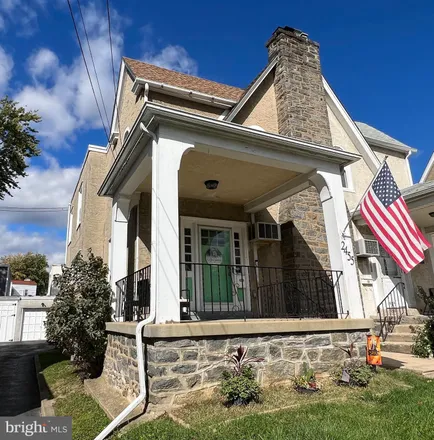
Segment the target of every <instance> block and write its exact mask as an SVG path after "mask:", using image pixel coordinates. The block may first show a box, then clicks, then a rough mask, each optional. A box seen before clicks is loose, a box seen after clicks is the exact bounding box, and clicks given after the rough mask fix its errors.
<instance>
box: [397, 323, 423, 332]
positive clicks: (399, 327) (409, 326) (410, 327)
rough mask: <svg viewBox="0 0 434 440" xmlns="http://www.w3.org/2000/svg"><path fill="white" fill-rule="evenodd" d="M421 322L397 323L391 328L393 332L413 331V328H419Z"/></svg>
mask: <svg viewBox="0 0 434 440" xmlns="http://www.w3.org/2000/svg"><path fill="white" fill-rule="evenodd" d="M421 327H422V324H399V325H395V327H394V328H393V333H413V330H416V329H418V328H421Z"/></svg>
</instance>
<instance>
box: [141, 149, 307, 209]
mask: <svg viewBox="0 0 434 440" xmlns="http://www.w3.org/2000/svg"><path fill="white" fill-rule="evenodd" d="M298 175H299V173H296V172H293V171H289V170H285V169H281V168H274V167H269V166H266V165H259V164H256V163H252V162H245V161H241V160H236V159H231V158H227V157H224V156H217V155H213V154H207V153H202V152H198V151H189V152H188V153H186V154H185V155H184V157H183V158H182V162H181V168H180V171H179V196H180V197H185V198H191V199H199V200H212V201H218V202H226V203H233V204H241V205H244V204H245V203H247V202H249V201H250V200H253V199H255V198H257V197H259V196H261V195H262V194H265V193H267V192H269V191H271V190H273V189H274V188H276V187H278V186H280V185H282V184H284V183H285V182H287V181H289V180H291V179H293V178H294V177H296V176H298ZM211 179H212V180H218V181H219V185H218V188H217V189H216V190H208V189H206V188H205V185H204V182H205V181H206V180H211ZM150 189H151V178H150V176H148V177H147V179H146V180H145V181H144V182H143V183H142V184H141V185H140V186H139V188H138V190H139V191H146V192H149V191H150Z"/></svg>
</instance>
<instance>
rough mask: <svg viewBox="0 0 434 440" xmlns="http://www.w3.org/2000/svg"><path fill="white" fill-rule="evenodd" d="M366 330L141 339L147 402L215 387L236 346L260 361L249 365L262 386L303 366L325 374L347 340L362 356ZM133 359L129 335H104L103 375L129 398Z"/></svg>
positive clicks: (134, 381)
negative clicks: (147, 392) (106, 341)
mask: <svg viewBox="0 0 434 440" xmlns="http://www.w3.org/2000/svg"><path fill="white" fill-rule="evenodd" d="M367 331H368V329H366V332H367ZM366 332H365V331H357V332H348V333H345V332H336V333H292V334H288V333H287V334H279V335H249V336H246V337H212V338H211V337H210V338H208V339H207V338H194V339H167V340H150V339H145V340H144V343H145V348H144V350H145V356H146V358H145V359H146V368H147V375H148V390H149V403H151V404H166V405H172V404H177V403H181V402H182V399H183V397H185V396H186V395H187V394H188V393H191V392H194V391H198V390H206V389H209V388H211V387H214V386H216V385H218V384H219V382H220V380H221V376H222V372H223V370H225V369H227V368H229V365H228V364H227V362H226V356H227V355H228V354H232V353H234V352H235V350H236V349H237V348H238V347H239V346H240V345H242V346H247V347H248V349H249V352H248V356H259V357H263V358H264V359H265V360H264V362H262V363H260V364H253V367H254V368H255V370H256V374H257V380H258V381H259V383H260V384H261V385H267V384H271V383H275V382H279V381H285V380H290V379H291V378H292V377H293V376H294V375H298V374H300V373H301V372H302V370H303V366H304V365H305V366H307V367H311V368H313V369H314V370H315V371H316V372H326V371H328V370H330V369H331V368H332V367H333V366H334V365H336V364H338V363H342V362H343V361H344V360H345V359H346V358H347V355H346V353H344V351H343V350H341V349H340V348H339V347H345V348H348V347H349V345H350V344H351V342H354V346H355V355H357V356H358V357H365V354H366V352H365V344H366V336H365V334H366ZM136 358H137V352H136V344H135V339H134V337H133V336H131V335H122V334H118V333H109V335H108V344H107V351H106V359H105V363H104V371H103V375H104V376H105V377H106V379H107V380H108V382H109V384H110V385H111V386H113V387H115V388H117V389H118V390H119V391H121V392H122V394H123V395H124V396H125V397H127V398H129V399H133V398H134V397H136V396H137V395H138V392H139V385H138V380H139V377H138V370H137V361H136Z"/></svg>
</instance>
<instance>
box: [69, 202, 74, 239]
mask: <svg viewBox="0 0 434 440" xmlns="http://www.w3.org/2000/svg"><path fill="white" fill-rule="evenodd" d="M68 217H69V218H68V245H70V244H71V241H72V223H73V219H74V212H73V210H72V206H71V208H70V209H69V214H68Z"/></svg>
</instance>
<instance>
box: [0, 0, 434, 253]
mask: <svg viewBox="0 0 434 440" xmlns="http://www.w3.org/2000/svg"><path fill="white" fill-rule="evenodd" d="M71 3H72V5H73V8H74V10H75V11H76V13H77V12H78V10H77V3H76V0H71ZM81 4H82V7H83V8H84V16H85V21H86V26H87V30H88V33H89V36H90V41H91V47H92V50H93V54H94V57H95V61H96V65H97V71H98V75H99V78H100V82H101V86H102V90H103V95H104V100H105V102H106V106H107V112H108V114H109V117H110V115H111V106H112V102H113V84H112V77H111V64H110V53H109V46H108V38H107V23H106V15H105V9H104V7H105V0H93V1H87V0H81ZM111 8H112V10H111V13H112V20H113V24H112V26H113V29H112V30H113V41H114V55H115V58H116V61H115V62H116V69H117V68H118V65H119V59H120V56H121V55H125V56H129V57H132V58H137V59H142V60H146V61H149V62H154V63H157V64H160V65H163V66H166V67H169V68H175V69H178V70H181V71H186V72H188V73H192V74H198V75H199V76H202V77H205V78H209V79H213V80H215V81H220V82H224V83H227V84H231V85H235V86H239V87H245V86H246V85H247V84H249V83H250V81H251V80H252V79H253V78H254V77H255V76H256V74H257V73H258V72H259V70H260V69H262V68H263V67H264V65H265V64H266V61H267V53H266V49H265V47H264V44H265V42H266V41H267V39H268V38H269V37H270V35H271V33H272V32H273V30H274V29H275V28H276V27H277V26H285V25H288V26H292V27H296V28H299V29H302V30H303V31H305V32H307V33H308V34H309V36H310V37H311V38H312V39H314V40H316V41H318V42H319V43H320V45H321V59H322V68H323V74H324V76H325V77H326V78H327V80H328V81H329V83H330V84H331V86H332V87H333V89H334V90H335V92H336V93H337V95H338V97H339V98H340V100H341V101H342V102H343V104H344V105H345V107H346V108H347V110H348V111H349V113H350V114H351V116H352V117H353V119H355V120H359V121H363V122H366V123H368V124H370V125H373V126H375V127H376V128H378V129H380V130H382V131H384V132H386V133H387V134H389V135H391V136H393V137H395V138H397V139H399V140H400V141H402V142H404V143H406V144H408V145H410V146H412V147H415V148H417V149H418V150H419V151H418V153H417V154H415V155H414V156H413V157H412V158H411V166H412V171H413V177H414V180H415V181H418V180H419V178H420V176H421V174H422V172H423V169H424V167H425V165H426V163H427V161H428V159H429V157H430V155H431V153H432V151H433V146H432V141H431V139H432V136H431V126H432V117H433V109H432V106H433V102H434V89H433V87H432V78H433V77H434V75H433V74H434V60H433V55H432V47H433V46H434V44H433V43H434V27H433V26H432V23H433V19H434V4H433V3H432V2H429V1H426V2H424V1H419V2H417V3H412V4H410V2H399V1H394V2H392V1H364V2H357V3H356V2H353V3H352V4H349V3H348V2H347V1H346V2H344V1H329V2H324V1H320V0H317V1H300V0H297V1H295V0H292V1H290V2H288V1H275V2H255V1H237V2H230V3H229V2H227V3H226V2H220V3H213V4H212V6H211V3H209V2H203V1H200V2H199V1H192V2H179V1H166V2H164V3H162V2H138V1H132V0H131V1H121V0H111ZM78 18H79V17H78V16H77V19H78ZM5 93H7V94H9V95H10V96H12V97H14V98H16V99H17V100H19V101H20V102H21V103H22V104H26V105H27V106H28V107H30V108H35V109H39V111H40V114H41V115H42V117H43V123H42V124H40V127H39V128H40V139H41V144H40V146H41V148H42V150H43V155H42V156H41V157H40V158H37V159H34V160H32V162H31V167H30V168H29V176H28V177H27V178H26V179H24V180H23V181H22V183H21V190H19V191H16V192H15V193H14V195H15V197H13V198H7V199H6V200H5V201H4V202H1V203H2V204H3V205H4V206H27V207H29V206H67V204H68V202H69V199H70V195H71V193H72V191H73V188H74V184H75V181H76V179H77V176H78V172H79V167H80V165H81V162H82V160H83V157H84V152H85V150H86V147H87V145H88V144H97V145H105V144H106V138H105V135H104V131H103V130H102V129H101V122H100V120H99V116H98V113H97V110H96V107H95V103H94V100H93V96H92V94H91V91H90V87H89V84H88V83H87V77H86V74H85V71H84V68H83V65H82V62H81V58H80V52H79V48H78V46H77V42H76V39H75V34H74V29H73V26H72V22H71V18H70V15H69V10H68V7H67V2H66V0H1V2H0V95H3V94H5ZM65 221H66V219H65V215H64V214H49V215H48V214H45V215H42V214H39V215H38V216H35V215H30V214H13V213H4V212H0V236H2V240H1V241H0V255H2V254H5V253H9V252H19V251H21V252H23V251H27V250H32V251H40V252H45V253H47V254H48V255H49V258H50V261H51V262H56V261H57V262H62V261H63V249H64V235H65V231H64V229H65V228H64V225H65Z"/></svg>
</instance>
